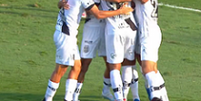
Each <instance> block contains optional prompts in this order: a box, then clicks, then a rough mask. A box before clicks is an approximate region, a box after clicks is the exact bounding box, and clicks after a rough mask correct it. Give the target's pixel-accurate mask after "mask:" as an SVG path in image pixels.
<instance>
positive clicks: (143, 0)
mask: <svg viewBox="0 0 201 101" xmlns="http://www.w3.org/2000/svg"><path fill="white" fill-rule="evenodd" d="M147 1H149V0H140V2H141V3H142V4H144V3H146V2H147Z"/></svg>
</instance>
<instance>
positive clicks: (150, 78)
mask: <svg viewBox="0 0 201 101" xmlns="http://www.w3.org/2000/svg"><path fill="white" fill-rule="evenodd" d="M145 78H146V80H147V83H148V85H150V87H159V86H160V84H159V82H158V77H157V74H156V73H155V72H154V71H152V72H149V73H147V74H145ZM150 89H151V88H150ZM160 95H161V94H160V91H159V90H154V91H151V92H150V98H151V99H152V98H154V97H157V98H160Z"/></svg>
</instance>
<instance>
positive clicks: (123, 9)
mask: <svg viewBox="0 0 201 101" xmlns="http://www.w3.org/2000/svg"><path fill="white" fill-rule="evenodd" d="M127 4H128V3H124V4H123V5H122V6H121V8H120V9H119V10H120V13H121V14H130V12H132V11H133V8H131V7H127Z"/></svg>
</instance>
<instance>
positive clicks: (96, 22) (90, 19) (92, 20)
mask: <svg viewBox="0 0 201 101" xmlns="http://www.w3.org/2000/svg"><path fill="white" fill-rule="evenodd" d="M94 2H95V4H96V5H97V6H98V8H99V10H102V7H101V6H100V3H101V1H100V0H94ZM86 14H87V17H86V21H85V24H88V25H91V26H97V27H98V26H104V25H105V20H104V19H97V18H96V17H95V16H94V15H93V14H90V13H89V12H86Z"/></svg>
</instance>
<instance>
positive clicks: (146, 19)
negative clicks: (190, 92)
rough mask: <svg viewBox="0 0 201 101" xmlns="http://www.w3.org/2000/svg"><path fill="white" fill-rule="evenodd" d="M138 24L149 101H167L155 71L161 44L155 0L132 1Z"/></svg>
mask: <svg viewBox="0 0 201 101" xmlns="http://www.w3.org/2000/svg"><path fill="white" fill-rule="evenodd" d="M133 1H134V2H135V6H136V7H135V10H136V16H137V20H138V22H139V31H140V45H141V61H142V62H141V67H142V72H143V74H144V77H145V80H146V82H147V84H148V86H149V90H150V99H151V101H159V100H160V101H169V99H168V96H167V91H166V88H165V82H164V79H163V77H162V76H161V74H160V72H159V70H158V69H157V60H158V49H159V47H160V44H161V36H162V35H161V30H160V28H159V26H158V24H157V18H158V1H157V0H133Z"/></svg>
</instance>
